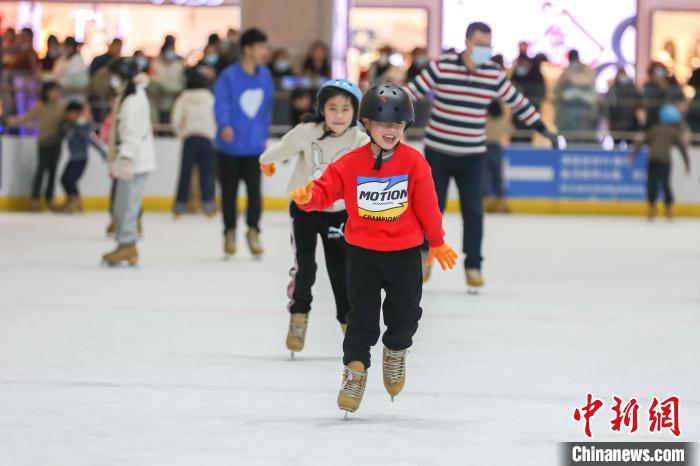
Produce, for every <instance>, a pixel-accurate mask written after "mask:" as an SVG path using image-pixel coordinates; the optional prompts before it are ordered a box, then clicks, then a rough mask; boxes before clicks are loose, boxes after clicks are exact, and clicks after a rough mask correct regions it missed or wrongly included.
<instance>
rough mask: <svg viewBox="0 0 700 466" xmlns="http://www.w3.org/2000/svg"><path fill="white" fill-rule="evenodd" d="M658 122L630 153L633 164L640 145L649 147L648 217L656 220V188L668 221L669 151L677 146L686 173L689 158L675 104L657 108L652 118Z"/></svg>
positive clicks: (670, 205)
mask: <svg viewBox="0 0 700 466" xmlns="http://www.w3.org/2000/svg"><path fill="white" fill-rule="evenodd" d="M654 119H655V121H657V123H655V124H654V125H653V126H651V127H650V128H648V129H647V130H646V131H645V132H644V134H643V135H642V137H640V138H638V139H637V140H636V141H635V144H634V146H633V148H632V152H631V153H630V160H631V161H634V159H635V158H636V157H637V154H638V153H639V151H640V150H641V149H642V146H644V145H648V146H649V159H648V162H647V202H648V210H647V218H648V219H649V220H653V219H654V217H656V197H657V195H658V193H659V185H660V186H661V190H662V192H663V195H664V215H665V216H666V218H667V219H668V220H671V219H672V218H673V200H674V199H673V189H672V187H671V149H673V146H676V147H677V148H678V150H680V152H681V156H682V157H683V163H684V164H685V172H686V173H687V174H690V158H689V156H688V144H687V142H686V139H685V135H684V134H683V131H684V130H683V126H682V124H683V115H682V114H681V111H680V110H679V109H678V107H677V106H676V105H673V104H665V105H663V106H662V107H661V108H660V109H659V115H658V116H657V117H655V118H654Z"/></svg>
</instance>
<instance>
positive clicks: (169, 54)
mask: <svg viewBox="0 0 700 466" xmlns="http://www.w3.org/2000/svg"><path fill="white" fill-rule="evenodd" d="M163 56H164V57H165V59H166V60H169V61H172V60H175V59H177V54H176V53H175V52H173V51H172V50H166V52H165V53H164V54H163Z"/></svg>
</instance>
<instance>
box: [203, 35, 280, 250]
mask: <svg viewBox="0 0 700 466" xmlns="http://www.w3.org/2000/svg"><path fill="white" fill-rule="evenodd" d="M266 59H267V36H266V35H265V33H263V32H262V31H260V30H259V29H257V28H251V29H248V30H247V31H245V32H244V33H243V34H242V35H241V59H240V61H239V62H238V63H236V64H234V65H231V66H229V67H228V68H226V69H224V70H223V71H222V72H221V75H220V76H219V79H218V80H217V81H216V86H215V88H214V97H215V104H214V110H215V113H216V124H217V136H216V147H217V150H218V163H219V167H218V169H219V182H220V183H221V203H222V208H223V213H224V253H225V254H226V256H231V255H233V254H235V253H236V220H237V216H238V211H237V198H238V182H239V180H241V179H242V180H243V181H244V182H245V185H246V189H247V192H248V210H247V215H246V217H247V218H246V221H247V223H248V233H247V235H246V238H247V240H248V247H249V248H250V252H251V253H252V254H253V255H254V256H260V255H261V254H262V253H263V248H262V245H261V243H260V237H259V233H260V225H259V224H260V214H261V210H262V199H261V197H262V194H261V191H260V184H261V176H260V166H259V163H258V158H259V157H260V154H261V153H262V152H263V151H264V150H265V142H266V141H267V137H268V130H269V128H270V122H271V119H272V103H273V100H274V91H275V90H274V82H273V79H272V76H271V73H270V70H269V69H268V68H267V66H265V65H264V63H265V62H266Z"/></svg>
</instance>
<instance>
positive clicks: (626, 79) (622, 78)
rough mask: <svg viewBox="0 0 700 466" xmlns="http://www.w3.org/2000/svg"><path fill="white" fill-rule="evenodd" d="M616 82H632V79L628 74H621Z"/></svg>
mask: <svg viewBox="0 0 700 466" xmlns="http://www.w3.org/2000/svg"><path fill="white" fill-rule="evenodd" d="M617 82H618V84H629V83H631V82H632V79H630V77H629V76H625V75H622V76H619V77H618V78H617Z"/></svg>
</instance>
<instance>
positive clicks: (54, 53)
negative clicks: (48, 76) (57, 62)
mask: <svg viewBox="0 0 700 466" xmlns="http://www.w3.org/2000/svg"><path fill="white" fill-rule="evenodd" d="M59 55H61V51H60V50H49V57H51V58H56V57H58V56H59Z"/></svg>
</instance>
